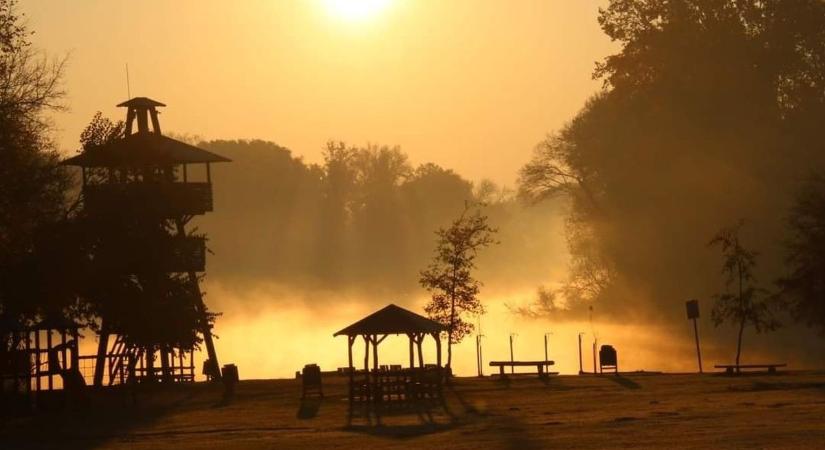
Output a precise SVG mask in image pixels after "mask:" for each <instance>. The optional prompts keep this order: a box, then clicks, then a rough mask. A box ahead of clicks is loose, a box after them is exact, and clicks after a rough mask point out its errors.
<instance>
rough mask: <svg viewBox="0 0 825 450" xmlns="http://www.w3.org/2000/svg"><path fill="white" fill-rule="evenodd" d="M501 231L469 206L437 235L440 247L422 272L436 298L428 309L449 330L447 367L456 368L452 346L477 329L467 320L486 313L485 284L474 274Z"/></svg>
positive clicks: (426, 286)
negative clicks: (479, 259) (482, 294)
mask: <svg viewBox="0 0 825 450" xmlns="http://www.w3.org/2000/svg"><path fill="white" fill-rule="evenodd" d="M473 209H475V210H474V211H472V210H473ZM497 231H498V230H497V229H495V228H492V227H491V226H490V225H489V224H488V223H487V216H485V215H482V214H481V211H479V210H478V209H477V208H474V207H472V206H471V205H469V204H465V206H464V211H462V213H461V215H460V216H459V217H458V219H456V220H454V221H453V223H452V224H451V225H450V226H449V227H448V228H441V229H439V230H438V231H437V232H436V234H437V235H438V243H437V245H436V249H435V255H434V256H433V261H432V263H430V265H429V267H427V269H425V270H423V271H421V278H420V280H419V282H420V283H421V286H423V287H424V288H425V289H427V291H429V292H430V293H431V294H432V298H431V299H430V302H429V303H428V304H427V306H426V307H425V308H424V309H425V311H426V312H427V314H428V315H429V316H430V317H431V318H432V319H434V320H437V321H438V322H441V323H442V324H444V325H445V326H446V327H447V338H448V340H447V367H451V364H452V357H453V352H452V350H453V348H452V345H453V344H457V343H459V342H461V340H462V339H463V338H464V336H466V335H468V334H469V333H471V332H472V330H473V328H474V327H473V324H472V323H471V322H468V321H466V320H464V318H463V316H465V315H467V314H469V315H480V314H483V313H484V305H482V304H481V300H479V298H478V293H479V288H480V287H481V284H482V283H481V282H480V281H478V280H476V279H475V278H474V277H473V274H472V272H473V269H475V267H476V265H475V260H476V256H477V255H478V252H479V250H481V249H483V248H485V247H487V246H490V245H492V244H494V243H496V241H495V239H494V237H493V236H494V234H495V233H496V232H497Z"/></svg>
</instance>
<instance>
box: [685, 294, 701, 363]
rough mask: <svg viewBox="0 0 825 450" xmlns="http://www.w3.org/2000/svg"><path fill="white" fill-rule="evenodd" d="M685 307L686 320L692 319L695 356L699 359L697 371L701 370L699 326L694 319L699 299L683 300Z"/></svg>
mask: <svg viewBox="0 0 825 450" xmlns="http://www.w3.org/2000/svg"><path fill="white" fill-rule="evenodd" d="M685 308H686V309H687V318H688V320H693V334H694V336H696V358H697V359H698V360H699V373H703V371H702V351H701V350H700V349H699V327H698V326H697V325H696V319H698V318H699V300H689V301H687V302H685Z"/></svg>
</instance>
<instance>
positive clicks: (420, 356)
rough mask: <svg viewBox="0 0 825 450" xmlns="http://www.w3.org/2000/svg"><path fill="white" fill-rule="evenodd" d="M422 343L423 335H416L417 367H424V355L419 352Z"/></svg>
mask: <svg viewBox="0 0 825 450" xmlns="http://www.w3.org/2000/svg"><path fill="white" fill-rule="evenodd" d="M423 341H424V334H423V333H419V334H418V340H417V341H416V345H417V347H418V366H419V367H424V353H423V352H422V351H421V343H422V342H423Z"/></svg>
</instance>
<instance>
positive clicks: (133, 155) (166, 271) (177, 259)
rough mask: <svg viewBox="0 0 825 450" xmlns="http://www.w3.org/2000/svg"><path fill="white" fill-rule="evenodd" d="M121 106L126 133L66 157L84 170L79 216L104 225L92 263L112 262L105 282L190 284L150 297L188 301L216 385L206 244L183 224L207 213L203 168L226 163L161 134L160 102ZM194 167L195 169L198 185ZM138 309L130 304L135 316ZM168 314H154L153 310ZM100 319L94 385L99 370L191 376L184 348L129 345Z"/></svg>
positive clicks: (113, 374) (140, 100)
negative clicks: (203, 287) (203, 278)
mask: <svg viewBox="0 0 825 450" xmlns="http://www.w3.org/2000/svg"><path fill="white" fill-rule="evenodd" d="M118 106H119V107H124V108H127V114H126V123H125V125H126V129H125V133H124V135H123V136H122V137H121V138H118V139H114V140H112V141H110V142H106V143H102V144H99V145H93V146H91V147H89V148H86V149H84V151H83V152H82V153H80V154H79V155H77V156H75V157H73V158H69V159H68V160H66V161H64V164H66V165H72V166H79V167H80V168H81V169H82V180H83V184H82V194H83V205H84V209H85V212H86V214H87V216H89V217H91V218H92V219H96V220H97V221H98V223H103V224H104V225H103V226H101V227H99V228H98V230H99V234H101V235H105V236H106V237H105V239H103V241H102V244H100V245H99V249H96V251H97V253H96V255H95V257H96V258H98V259H100V260H104V261H107V262H108V261H109V260H106V259H105V258H107V257H110V261H111V262H110V264H107V266H108V267H109V268H110V269H109V270H110V271H111V274H112V277H119V276H124V275H127V276H135V277H143V278H145V279H147V280H153V282H154V280H166V279H169V277H170V276H174V279H175V280H178V281H181V280H182V283H183V284H185V285H186V286H187V289H185V290H183V291H185V292H183V291H181V290H179V289H178V290H172V289H171V287H164V286H165V285H164V284H163V283H155V284H156V285H157V286H155V290H154V291H152V294H151V295H155V296H158V297H161V298H163V299H164V301H165V302H175V301H177V300H180V301H183V299H182V298H181V297H183V296H193V297H189V298H187V301H188V302H190V303H192V305H193V308H194V309H195V314H197V315H198V316H199V319H198V328H199V330H198V331H199V332H200V333H201V334H202V336H203V343H204V344H205V347H206V351H207V353H208V358H209V359H208V361H209V364H207V366H206V367H207V369H208V372H209V375H210V376H211V378H213V379H220V376H221V374H220V371H219V370H217V368H218V367H219V366H218V357H217V354H216V352H215V346H214V344H213V341H212V332H211V323H210V320H209V318H208V315H209V314H208V312H207V309H206V306H205V304H204V302H203V298H202V293H201V291H200V286H199V281H198V280H199V273H200V272H203V271H204V270H205V260H206V245H205V238H204V237H203V236H197V235H193V234H191V233H187V230H186V226H187V224H188V222H189V221H190V220H191V219H192V218H193V217H194V216H197V215H201V214H205V213H207V212H209V211H212V179H211V170H210V165H211V164H212V163H219V162H228V161H229V159H227V158H224V157H222V156H219V155H216V154H214V153H211V152H208V151H205V150H202V149H200V148H197V147H195V146H192V145H189V144H187V143H184V142H181V141H178V140H175V139H172V138H169V137H167V136H164V135H163V134H162V133H161V128H160V122H159V121H158V111H157V108H158V107H162V106H165V105H164V104H163V103H160V102H157V101H155V100H152V99H149V98H145V97H136V98H133V99H131V100H128V101H126V102H123V103H121V104H119V105H118ZM150 123H151V128H150ZM194 168H198V169H199V170H198V172H199V175H200V176H199V177H198V178H199V179H197V180H196V179H195V177H193V175H195V174H194V173H193V172H192V169H194ZM109 223H111V224H113V225H112V226H109V225H108V224H109ZM136 236H137V237H136ZM145 284H150V283H145ZM158 286H159V287H158ZM170 286H171V285H170ZM164 289H166V290H164ZM140 307H141V305H134V308H135V310H137V309H138V308H140ZM170 311H174V310H170ZM165 313H167V311H165V310H161V311H158V312H156V313H155V314H165ZM170 313H171V312H170ZM101 316H102V317H101V330H100V333H99V338H100V339H99V345H98V351H97V356H96V358H95V367H94V384H95V385H96V386H101V385H103V383H104V373H108V383H109V384H114V383H115V382H118V381H119V382H124V380H125V379H127V378H128V377H134V378H137V379H138V380H140V381H144V380H148V381H155V380H157V379H160V380H163V381H189V380H193V379H194V362H193V360H192V357H193V348H192V346H191V345H187V346H183V345H179V346H178V348H174V345H172V346H170V345H153V344H151V343H146V342H142V343H140V344H136V343H135V340H134V339H129V337H128V334H129V333H128V332H127V330H125V329H123V327H122V324H121V323H122V322H124V321H123V320H120V321H118V320H113V319H112V317H107V315H106V314H105V313H103V314H101ZM150 320H151V319H150ZM152 325H153V324H148V323H147V324H145V326H146V327H150V326H152ZM155 326H156V325H155ZM112 338H114V339H113V340H112ZM110 342H111V346H110ZM159 344H160V343H159ZM186 347H188V348H186ZM158 360H159V364H158ZM158 365H159V366H160V367H158ZM107 370H108V372H106V371H107ZM158 375H160V376H159V377H158Z"/></svg>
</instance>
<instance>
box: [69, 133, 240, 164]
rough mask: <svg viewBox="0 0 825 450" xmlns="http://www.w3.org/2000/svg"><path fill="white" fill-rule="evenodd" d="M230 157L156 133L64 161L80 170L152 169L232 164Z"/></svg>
mask: <svg viewBox="0 0 825 450" xmlns="http://www.w3.org/2000/svg"><path fill="white" fill-rule="evenodd" d="M229 161H231V160H230V159H228V158H224V157H223V156H221V155H218V154H215V153H212V152H208V151H206V150H203V149H200V148H198V147H195V146H194V145H189V144H187V143H185V142H181V141H178V140H176V139H172V138H170V137H166V136H163V135H161V134H154V133H136V134H130V135H128V136H125V137H123V138H122V139H118V140H117V141H114V142H111V143H108V144H104V145H99V146H95V147H92V148H89V149H86V150H85V151H84V152H82V153H80V154H79V155H77V156H74V157H71V158H69V159H66V160H64V161H63V164H65V165H69V166H81V167H150V166H167V165H176V164H196V163H218V162H229Z"/></svg>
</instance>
